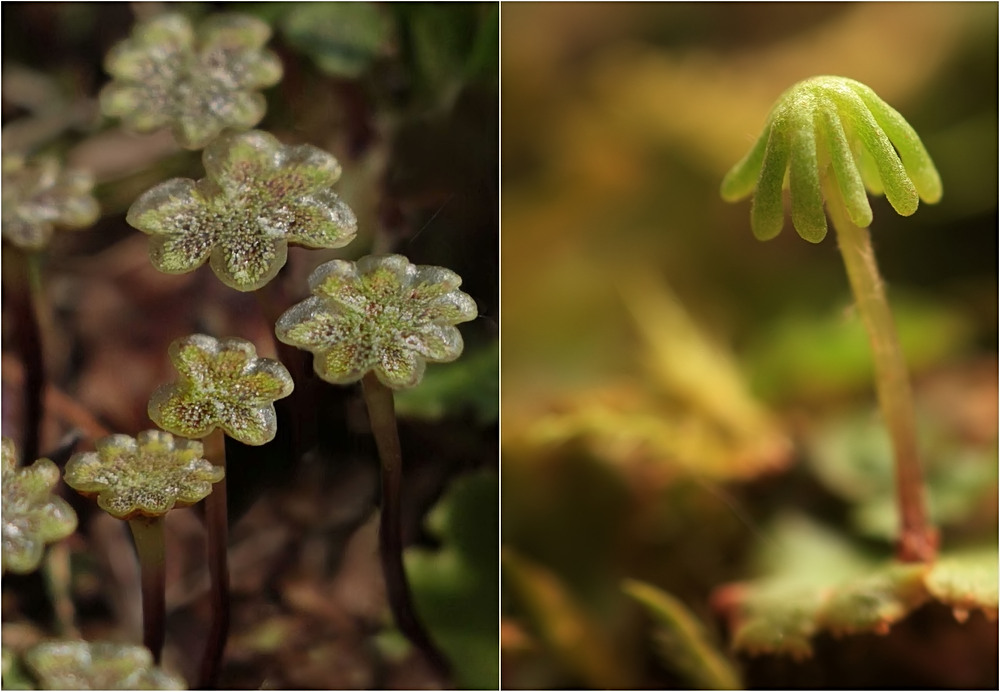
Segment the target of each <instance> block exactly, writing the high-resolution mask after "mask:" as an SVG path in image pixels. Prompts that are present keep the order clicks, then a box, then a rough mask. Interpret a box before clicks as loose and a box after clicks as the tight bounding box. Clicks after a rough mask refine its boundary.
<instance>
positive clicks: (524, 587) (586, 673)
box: [502, 549, 634, 689]
mask: <svg viewBox="0 0 1000 692" xmlns="http://www.w3.org/2000/svg"><path fill="white" fill-rule="evenodd" d="M502 562H503V568H504V576H505V578H506V580H507V582H508V584H509V586H510V589H511V590H512V592H513V593H514V596H515V598H516V600H517V602H518V603H519V604H520V606H521V608H522V609H523V611H524V613H525V614H526V616H527V618H528V619H529V621H530V622H531V625H532V628H533V629H534V630H535V632H537V635H538V637H539V638H540V639H541V640H542V641H543V642H544V643H545V644H546V646H547V647H548V648H549V649H550V650H551V652H552V654H553V656H555V657H556V658H557V659H558V660H559V661H560V662H561V663H562V665H563V666H564V667H565V668H566V669H567V670H568V671H570V672H571V673H573V674H574V675H576V676H577V677H578V678H579V679H580V680H582V681H583V682H585V683H586V684H587V685H588V686H590V687H593V688H594V689H631V688H632V687H634V682H633V681H632V680H631V673H630V669H629V668H628V667H627V666H626V665H625V663H624V661H622V660H621V656H620V652H618V651H616V650H615V646H614V644H613V642H612V641H611V640H610V639H609V637H608V636H607V633H606V632H605V631H604V630H602V629H601V628H600V627H599V626H597V624H596V623H595V622H594V621H593V620H592V619H591V617H590V616H588V614H587V613H586V612H584V610H583V609H582V608H581V607H580V606H579V604H577V603H576V602H575V601H574V600H573V598H572V596H571V595H570V594H569V593H568V592H567V591H566V589H565V587H564V586H563V584H562V583H561V582H560V581H559V579H558V578H557V577H556V576H555V575H554V574H553V573H552V572H550V571H548V570H547V569H545V568H543V567H541V566H539V565H536V564H534V563H532V562H530V561H529V560H527V559H526V558H523V557H521V556H519V555H517V554H516V553H514V552H513V551H512V550H510V549H504V550H503V551H502Z"/></svg>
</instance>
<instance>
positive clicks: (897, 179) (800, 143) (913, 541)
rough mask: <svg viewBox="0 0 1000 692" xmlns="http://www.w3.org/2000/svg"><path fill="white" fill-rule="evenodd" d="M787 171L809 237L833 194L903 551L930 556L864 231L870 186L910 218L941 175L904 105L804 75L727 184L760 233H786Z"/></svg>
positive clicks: (819, 230)
mask: <svg viewBox="0 0 1000 692" xmlns="http://www.w3.org/2000/svg"><path fill="white" fill-rule="evenodd" d="M786 175H787V187H788V188H789V191H790V196H791V212H792V224H793V226H794V227H795V230H796V231H797V232H798V233H799V235H800V236H802V237H803V238H804V239H806V240H808V241H810V242H813V243H818V242H820V241H821V240H823V238H824V237H825V235H826V231H827V225H826V216H825V215H824V213H823V202H824V200H825V201H826V211H827V213H829V215H830V219H831V220H832V222H833V227H834V229H835V230H836V232H837V240H838V245H839V247H840V252H841V255H842V256H843V259H844V264H845V266H846V268H847V275H848V279H849V281H850V284H851V289H852V291H853V293H854V297H855V303H856V305H857V308H858V312H859V313H860V314H861V318H862V321H863V322H864V325H865V328H866V329H867V331H868V338H869V341H870V343H871V346H872V352H873V356H874V363H875V384H876V390H877V393H878V400H879V405H880V408H881V410H882V416H883V418H884V420H885V423H886V426H887V427H888V429H889V435H890V437H891V439H892V443H893V448H894V452H895V460H896V487H897V498H898V504H899V509H900V520H901V530H900V537H899V543H898V546H897V557H899V559H901V560H903V561H907V562H920V561H930V560H932V559H933V558H934V556H935V554H936V551H937V532H936V531H935V530H934V529H933V528H932V526H931V525H930V522H929V519H928V517H927V509H926V501H925V498H924V487H923V477H922V473H921V469H920V461H919V455H918V450H917V442H916V429H915V422H914V412H913V400H912V394H911V392H910V385H909V379H908V376H907V372H906V363H905V361H904V360H903V355H902V351H901V350H900V347H899V339H898V337H897V335H896V328H895V325H894V324H893V321H892V314H891V312H890V310H889V304H888V301H887V299H886V295H885V288H884V286H883V284H882V278H881V276H880V274H879V271H878V267H877V265H876V263H875V253H874V249H873V248H872V245H871V237H870V235H869V232H868V229H867V226H868V225H869V224H871V221H872V211H871V207H870V205H869V203H868V197H867V193H866V189H867V191H870V192H872V193H873V194H882V193H884V194H885V196H886V198H887V199H888V200H889V203H890V204H891V205H892V207H893V208H894V209H895V210H896V211H897V212H898V213H899V214H901V215H903V216H909V215H910V214H912V213H913V212H915V211H916V209H917V205H918V204H919V201H920V200H923V201H924V202H927V203H934V202H937V201H938V200H939V199H940V198H941V179H940V177H939V176H938V173H937V170H936V169H935V168H934V164H933V162H932V161H931V159H930V156H929V155H928V154H927V150H926V149H925V148H924V146H923V144H922V143H921V141H920V138H919V137H918V136H917V133H916V132H915V131H914V130H913V128H912V127H911V126H910V125H909V123H907V122H906V120H904V119H903V117H902V116H901V115H900V114H899V113H898V112H897V111H895V110H894V109H893V108H891V107H890V106H889V105H888V104H886V103H885V102H884V101H882V99H880V98H879V97H878V96H877V95H876V94H875V92H874V91H872V90H871V89H870V88H868V87H867V86H865V85H864V84H861V83H860V82H856V81H854V80H852V79H846V78H843V77H829V76H824V77H813V78H811V79H807V80H805V81H803V82H799V83H798V84H796V85H795V86H793V87H791V88H790V89H788V90H787V91H786V92H785V93H784V94H782V96H781V97H780V98H779V99H778V102H777V104H776V105H775V106H774V108H773V109H772V110H771V113H770V115H769V116H768V119H767V123H766V125H765V127H764V132H763V134H762V135H761V136H760V138H759V139H758V140H757V143H756V144H755V145H754V146H753V148H752V149H751V150H750V152H749V153H748V154H747V155H746V156H745V157H744V158H743V160H742V161H740V162H739V163H737V164H736V166H734V167H733V169H732V170H731V171H729V173H728V174H727V175H726V177H725V179H724V180H723V181H722V190H721V192H722V196H723V198H724V199H726V200H727V201H738V200H740V199H743V198H744V197H746V196H748V195H750V194H753V203H752V205H751V211H750V224H751V227H752V229H753V232H754V235H755V236H756V237H757V238H759V239H761V240H767V239H769V238H773V237H774V236H776V235H777V234H778V233H780V232H781V228H782V226H783V224H784V206H783V199H782V190H783V188H784V187H785V186H786Z"/></svg>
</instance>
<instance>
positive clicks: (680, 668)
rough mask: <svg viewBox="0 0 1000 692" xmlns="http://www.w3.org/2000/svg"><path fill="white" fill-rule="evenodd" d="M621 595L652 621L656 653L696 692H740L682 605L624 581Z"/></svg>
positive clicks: (729, 667) (727, 664) (728, 667)
mask: <svg viewBox="0 0 1000 692" xmlns="http://www.w3.org/2000/svg"><path fill="white" fill-rule="evenodd" d="M622 588H623V589H624V591H625V593H627V594H628V595H629V596H631V597H632V598H634V599H635V600H637V601H638V602H639V603H641V604H642V605H643V606H644V607H645V609H646V610H647V611H648V612H649V613H650V615H652V616H653V618H654V619H655V620H656V623H657V625H658V628H657V630H656V632H655V637H656V644H657V652H658V653H659V654H660V655H661V656H662V657H663V659H664V661H665V662H666V663H667V665H669V666H670V667H671V668H673V669H675V670H677V672H679V673H680V674H681V675H682V676H683V677H684V679H685V680H686V681H688V682H690V683H691V684H692V685H693V686H694V687H696V688H697V689H705V690H735V689H742V688H743V685H742V683H741V682H740V676H739V673H737V671H736V669H735V668H734V667H733V665H732V663H731V662H730V661H729V660H728V659H727V658H726V656H725V655H724V654H723V653H722V652H721V651H719V650H718V648H717V647H716V646H715V644H714V643H712V642H711V640H710V638H709V636H708V634H707V632H706V630H705V627H704V625H702V623H701V622H700V621H699V620H698V618H696V617H695V616H694V615H693V614H692V613H691V611H689V610H688V609H687V608H686V607H685V606H684V604H683V603H681V602H680V601H678V600H677V599H676V598H674V597H673V596H671V595H670V594H668V593H666V592H664V591H661V590H660V589H657V588H656V587H655V586H652V585H650V584H645V583H643V582H640V581H635V580H631V579H630V580H626V581H625V582H624V584H623V585H622Z"/></svg>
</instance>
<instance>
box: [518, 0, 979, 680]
mask: <svg viewBox="0 0 1000 692" xmlns="http://www.w3.org/2000/svg"><path fill="white" fill-rule="evenodd" d="M820 74H835V75H841V76H846V77H851V78H854V79H857V80H859V81H861V82H864V83H865V84H868V85H869V86H870V87H872V88H873V89H874V90H875V91H876V93H878V94H879V95H880V96H881V97H882V98H883V99H884V100H885V101H887V102H888V103H889V104H890V105H892V106H893V107H895V108H896V109H897V110H899V111H900V112H901V113H902V114H903V115H904V117H906V118H907V120H908V121H909V122H910V123H911V124H912V125H913V126H914V128H915V129H916V130H917V132H918V133H920V135H921V137H922V139H923V142H924V143H925V145H926V146H927V148H928V150H929V151H930V154H931V156H932V157H933V159H934V161H935V163H936V164H937V167H938V170H939V171H940V173H941V177H942V179H943V183H944V197H943V199H942V200H941V202H940V203H938V204H936V205H934V206H929V205H921V207H920V209H919V210H918V211H917V212H916V214H914V215H913V216H912V217H909V218H901V217H899V216H897V215H896V214H895V212H894V211H893V210H892V209H891V207H890V206H889V205H888V204H887V203H886V201H885V200H884V199H882V198H876V199H873V200H872V206H873V211H874V222H873V224H872V233H873V239H874V243H875V249H876V253H877V256H878V262H879V265H880V267H881V269H882V273H883V275H884V277H885V279H886V282H887V284H888V289H889V297H890V301H891V303H892V306H893V309H894V313H895V317H896V320H897V323H898V327H899V331H900V334H901V339H902V342H903V347H904V350H905V351H906V354H907V358H908V362H909V364H910V366H911V370H912V377H913V382H914V387H915V393H916V399H917V409H918V416H919V419H920V433H921V438H922V449H923V450H924V455H925V458H924V463H925V466H926V469H927V476H928V485H929V496H930V502H931V505H932V507H933V512H934V515H935V518H936V521H937V522H938V524H939V526H940V527H941V530H942V543H943V548H944V555H945V556H946V558H947V560H944V561H942V563H940V565H939V566H937V567H935V568H934V569H936V570H938V571H937V572H934V576H933V577H928V576H927V575H926V574H918V573H916V572H908V573H905V574H903V573H901V572H898V571H897V572H891V570H892V567H891V565H889V558H890V556H891V554H892V539H893V536H894V532H895V522H896V519H895V514H894V512H895V509H894V505H893V501H892V478H891V473H892V470H891V465H890V464H891V462H890V452H889V448H888V442H887V440H886V438H885V435H884V432H883V431H882V429H881V428H880V426H879V422H878V414H877V410H876V407H875V398H874V392H873V386H872V380H871V365H870V358H869V355H868V345H867V341H866V338H865V335H864V332H863V331H862V329H861V326H860V324H859V323H858V320H857V318H856V315H855V314H854V313H853V311H852V309H851V298H850V293H849V289H848V286H847V281H846V276H845V274H844V269H843V266H842V263H841V260H840V257H839V254H838V251H837V248H836V246H835V238H834V237H833V234H832V233H831V235H830V236H828V237H827V239H826V240H825V241H824V242H823V243H821V244H819V245H812V244H809V243H807V242H805V241H803V240H802V239H801V238H799V237H798V236H797V234H795V232H794V231H793V230H792V229H791V226H790V223H786V228H785V230H784V232H783V233H782V234H781V235H780V236H779V237H778V238H776V239H775V240H773V241H770V242H766V243H761V242H758V241H756V240H755V239H754V238H753V237H752V235H751V232H750V224H749V208H750V205H749V201H744V202H742V203H738V204H726V203H724V202H723V201H722V200H721V199H720V197H719V194H718V188H719V184H720V182H721V180H722V177H723V175H724V174H725V173H726V171H727V170H728V169H729V167H731V166H732V165H733V164H734V163H736V161H738V160H739V159H740V158H741V157H742V156H743V155H744V153H746V151H747V150H748V149H749V147H750V146H751V145H752V144H753V142H754V141H755V139H756V137H757V136H758V134H759V133H760V131H761V128H762V126H763V124H764V121H765V118H766V116H767V113H768V110H769V109H770V107H771V105H772V104H773V103H774V101H775V100H776V99H777V97H778V96H779V95H780V94H781V93H782V92H783V91H784V90H785V89H786V88H788V87H789V86H791V85H792V84H793V83H795V82H797V81H799V80H801V79H804V78H807V77H810V76H813V75H820ZM501 82H502V87H501V94H502V122H503V140H502V147H501V152H502V154H501V161H502V191H503V192H502V203H501V208H502V234H501V258H502V266H503V283H502V299H503V311H504V317H505V324H504V332H503V341H502V363H503V369H502V375H501V382H502V392H503V397H502V404H501V419H502V429H501V459H502V462H501V464H502V483H503V500H502V509H503V514H502V540H503V544H504V548H503V581H502V584H503V591H502V601H503V606H502V610H503V613H502V630H501V641H502V655H503V657H502V671H503V685H504V687H507V688H546V687H567V686H568V687H573V686H587V687H595V688H602V687H626V688H632V687H637V688H641V687H689V686H692V685H694V686H719V687H725V686H727V685H729V686H731V685H748V686H751V687H800V686H802V687H853V686H859V687H869V686H870V687H887V686H888V687H898V686H919V687H970V686H992V685H993V684H994V683H995V681H996V675H997V659H996V655H995V654H996V646H997V628H996V622H995V616H996V607H997V603H996V545H997V533H996V525H997V489H996V476H997V357H996V355H997V354H996V351H997V209H996V205H997V7H996V5H993V4H974V3H968V4H966V3H880V4H830V3H802V4H796V3H775V4H754V3H732V4H725V3H668V4H634V5H623V4H618V3H608V4H578V5H577V4H568V3H552V4H518V3H514V4H509V5H506V6H505V7H504V8H503V15H502V51H501ZM948 556H951V557H948ZM948 560H950V561H948ZM954 565H958V567H956V568H955V569H954V573H952V572H948V570H950V569H952V567H953V566H954ZM887 570H888V571H887ZM890 572H891V573H890ZM865 579H867V580H868V581H865ZM626 580H632V581H626ZM942 583H948V584H951V585H955V584H959V583H960V584H961V586H956V587H955V588H954V589H951V590H949V589H946V588H943V587H941V586H940V584H942ZM928 584H930V586H928ZM975 585H978V587H977V586H975ZM768 589H770V591H768ZM768 597H770V601H768V600H767V598H768ZM779 620H780V622H779ZM789 633H792V634H794V635H795V636H789ZM835 634H836V635H844V636H834V635H835ZM881 635H884V636H881ZM776 649H780V650H781V651H782V652H783V653H781V654H777V655H775V654H769V653H767V652H769V651H774V650H776ZM754 652H756V653H760V654H761V655H759V656H752V655H751V653H754ZM810 652H811V653H812V654H813V655H812V656H811V657H808V656H806V654H807V653H810ZM789 654H795V656H794V657H793V656H791V655H789Z"/></svg>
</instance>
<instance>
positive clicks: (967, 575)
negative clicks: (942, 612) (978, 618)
mask: <svg viewBox="0 0 1000 692" xmlns="http://www.w3.org/2000/svg"><path fill="white" fill-rule="evenodd" d="M998 561H1000V557H998V554H997V547H996V544H995V543H994V545H992V546H989V547H985V548H978V549H972V550H965V551H961V552H955V553H953V554H951V555H944V556H942V557H941V558H940V559H939V560H938V561H937V563H936V564H935V565H934V567H933V569H931V571H930V573H929V574H928V575H927V580H926V581H927V589H928V590H929V591H930V592H931V594H932V595H933V596H934V598H936V599H937V600H939V601H941V602H942V603H944V604H946V605H949V606H951V607H952V608H953V609H954V611H955V616H956V617H957V618H959V619H964V618H965V616H966V615H968V612H969V611H970V610H973V609H976V608H978V609H980V610H982V611H983V612H984V613H985V614H986V615H987V617H989V618H991V619H993V620H996V618H997V583H998V574H997V572H998V570H997V562H998Z"/></svg>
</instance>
